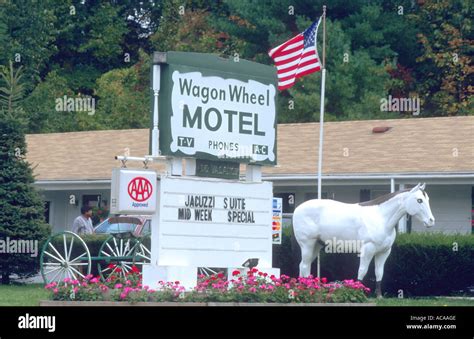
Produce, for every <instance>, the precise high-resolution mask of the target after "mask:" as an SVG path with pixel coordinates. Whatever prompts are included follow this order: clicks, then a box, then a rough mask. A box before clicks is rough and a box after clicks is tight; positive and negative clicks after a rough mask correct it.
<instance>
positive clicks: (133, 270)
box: [132, 265, 140, 273]
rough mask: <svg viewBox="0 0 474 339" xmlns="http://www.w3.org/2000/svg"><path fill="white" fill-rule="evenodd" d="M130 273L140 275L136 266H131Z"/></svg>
mask: <svg viewBox="0 0 474 339" xmlns="http://www.w3.org/2000/svg"><path fill="white" fill-rule="evenodd" d="M132 272H133V273H140V270H139V269H138V268H137V266H135V265H133V266H132Z"/></svg>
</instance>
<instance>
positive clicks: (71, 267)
mask: <svg viewBox="0 0 474 339" xmlns="http://www.w3.org/2000/svg"><path fill="white" fill-rule="evenodd" d="M69 268H70V269H71V273H72V274H74V272H76V273H77V274H79V275H80V276H81V277H82V278H85V277H84V274H82V273H81V272H79V271H78V270H76V269H75V268H74V267H73V266H69ZM72 271H74V272H72ZM74 279H76V278H74Z"/></svg>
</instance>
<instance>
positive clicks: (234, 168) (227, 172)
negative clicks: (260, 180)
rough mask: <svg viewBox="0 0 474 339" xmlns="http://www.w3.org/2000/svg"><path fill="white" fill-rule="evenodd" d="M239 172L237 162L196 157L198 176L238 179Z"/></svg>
mask: <svg viewBox="0 0 474 339" xmlns="http://www.w3.org/2000/svg"><path fill="white" fill-rule="evenodd" d="M239 174H240V164H239V163H235V162H229V161H213V160H204V159H196V175H197V176H198V177H211V178H221V179H239Z"/></svg>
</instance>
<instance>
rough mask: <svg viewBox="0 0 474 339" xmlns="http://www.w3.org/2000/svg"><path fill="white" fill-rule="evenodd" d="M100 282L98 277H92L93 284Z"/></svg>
mask: <svg viewBox="0 0 474 339" xmlns="http://www.w3.org/2000/svg"><path fill="white" fill-rule="evenodd" d="M98 282H99V279H97V278H92V279H91V284H97V283H98Z"/></svg>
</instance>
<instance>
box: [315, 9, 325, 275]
mask: <svg viewBox="0 0 474 339" xmlns="http://www.w3.org/2000/svg"><path fill="white" fill-rule="evenodd" d="M322 61H323V63H322V65H321V66H322V68H323V70H322V74H321V105H320V109H319V153H318V199H321V175H322V169H323V132H324V129H323V124H324V92H325V85H326V6H323V60H322ZM320 254H321V250H320V251H319V253H318V260H317V273H316V276H317V277H318V278H319V277H321V260H320V257H321V255H320Z"/></svg>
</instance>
